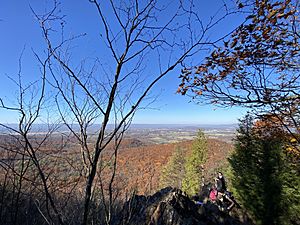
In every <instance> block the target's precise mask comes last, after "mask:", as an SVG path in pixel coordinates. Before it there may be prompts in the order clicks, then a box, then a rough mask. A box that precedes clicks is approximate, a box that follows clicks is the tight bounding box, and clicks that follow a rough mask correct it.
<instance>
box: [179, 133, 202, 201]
mask: <svg viewBox="0 0 300 225" xmlns="http://www.w3.org/2000/svg"><path fill="white" fill-rule="evenodd" d="M206 154H207V139H206V137H205V135H204V133H203V132H202V131H199V132H198V135H197V138H196V140H195V141H194V143H193V146H192V152H191V154H190V155H188V156H187V159H186V164H185V177H184V179H183V181H182V190H183V191H185V192H186V193H187V194H189V195H190V196H193V195H196V194H197V193H199V191H200V184H201V176H202V171H201V166H202V165H203V164H204V162H205V159H206Z"/></svg>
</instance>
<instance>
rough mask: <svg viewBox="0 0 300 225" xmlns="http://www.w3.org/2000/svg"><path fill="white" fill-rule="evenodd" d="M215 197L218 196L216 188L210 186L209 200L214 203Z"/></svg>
mask: <svg viewBox="0 0 300 225" xmlns="http://www.w3.org/2000/svg"><path fill="white" fill-rule="evenodd" d="M217 196H218V190H217V187H216V185H214V184H212V185H211V188H210V191H209V200H210V201H211V202H213V203H214V202H216V201H217Z"/></svg>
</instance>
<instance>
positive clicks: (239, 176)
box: [229, 115, 300, 225]
mask: <svg viewBox="0 0 300 225" xmlns="http://www.w3.org/2000/svg"><path fill="white" fill-rule="evenodd" d="M270 124H271V123H270ZM275 130H276V129H275ZM278 134H279V133H278V129H277V130H276V132H274V130H273V129H272V127H268V129H267V128H266V127H264V128H262V127H257V124H256V123H255V121H254V119H253V118H252V117H251V116H249V115H247V116H246V117H245V119H243V120H241V124H240V127H239V129H238V135H237V138H236V142H235V152H234V153H233V154H232V155H231V157H230V159H229V161H230V164H231V167H232V171H233V177H232V185H233V186H234V188H235V190H236V194H237V195H238V198H239V201H240V203H242V204H243V206H244V207H245V208H246V209H247V211H248V212H249V214H250V215H251V216H252V218H253V219H254V220H255V221H256V223H257V224H263V225H267V224H268V225H269V224H291V223H292V221H293V220H294V221H297V220H299V216H298V215H300V214H299V193H300V192H299V187H300V185H299V184H300V182H299V179H298V178H299V171H298V172H297V170H295V169H294V170H293V172H291V168H292V167H293V164H291V162H290V161H289V159H288V158H287V156H286V155H285V154H284V146H285V145H284V144H285V140H284V137H283V136H282V134H280V135H278ZM298 166H299V165H298ZM294 167H295V166H294ZM295 168H297V167H295ZM298 168H299V167H298ZM297 196H298V198H297ZM295 197H296V199H295Z"/></svg>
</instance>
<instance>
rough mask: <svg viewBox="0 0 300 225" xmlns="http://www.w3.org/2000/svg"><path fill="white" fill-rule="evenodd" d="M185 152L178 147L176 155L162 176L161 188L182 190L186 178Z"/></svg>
mask: <svg viewBox="0 0 300 225" xmlns="http://www.w3.org/2000/svg"><path fill="white" fill-rule="evenodd" d="M184 155H185V150H184V149H182V148H181V147H179V146H176V148H175V151H174V153H173V154H172V156H171V157H170V159H169V161H168V163H167V164H166V166H165V167H164V168H163V170H162V173H161V175H160V182H159V183H160V187H161V188H164V187H167V186H171V187H175V188H179V189H180V188H181V185H182V179H183V176H184V163H185V157H184Z"/></svg>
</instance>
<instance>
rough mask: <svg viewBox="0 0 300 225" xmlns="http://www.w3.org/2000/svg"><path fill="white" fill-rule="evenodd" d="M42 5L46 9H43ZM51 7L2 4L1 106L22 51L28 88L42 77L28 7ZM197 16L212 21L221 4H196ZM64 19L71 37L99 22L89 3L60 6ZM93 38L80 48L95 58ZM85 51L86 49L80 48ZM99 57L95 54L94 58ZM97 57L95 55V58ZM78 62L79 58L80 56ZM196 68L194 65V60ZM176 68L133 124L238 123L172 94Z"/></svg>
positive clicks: (12, 89) (9, 116)
mask: <svg viewBox="0 0 300 225" xmlns="http://www.w3.org/2000/svg"><path fill="white" fill-rule="evenodd" d="M45 2H46V3H45ZM50 3H51V1H50V0H48V1H43V0H30V1H29V0H22V1H20V0H10V1H1V2H0V31H1V35H0V77H1V82H0V97H1V98H2V99H4V100H6V102H7V101H11V102H14V101H16V98H15V96H16V93H17V89H16V86H15V85H14V83H13V82H12V81H11V80H10V79H8V78H7V76H10V77H13V78H15V77H16V75H17V73H18V59H19V57H20V54H21V52H22V50H23V49H25V51H24V54H23V57H22V76H23V79H25V80H26V81H27V82H30V81H33V80H35V79H37V77H39V76H40V74H39V72H38V63H37V61H36V60H35V58H34V57H33V54H32V50H31V49H34V50H35V51H37V52H39V53H40V52H42V51H43V49H44V48H45V44H44V41H43V39H42V35H41V30H40V28H39V25H38V23H37V21H36V20H35V18H34V16H33V14H32V12H31V10H30V7H29V5H32V7H33V8H35V9H36V10H37V11H39V12H42V11H43V9H44V8H45V6H47V5H51V4H50ZM198 3H199V4H201V10H202V11H201V13H200V15H201V16H202V17H203V18H204V19H205V18H209V15H213V14H214V12H215V11H216V10H217V8H218V7H217V6H218V5H220V4H222V1H220V0H214V1H204V0H202V1H200V0H199V2H198ZM62 10H63V14H65V15H66V16H67V17H66V21H67V25H68V26H69V29H70V31H72V32H74V33H83V32H84V33H87V34H89V33H93V29H94V27H95V26H98V24H97V21H94V20H92V19H91V18H92V17H93V16H95V14H96V12H95V9H94V8H93V7H92V5H91V4H90V3H88V1H87V0H78V1H71V0H66V1H63V4H62ZM236 19H237V18H231V20H229V21H227V23H226V24H225V25H224V24H222V25H221V27H218V28H217V29H218V31H215V32H212V34H211V35H218V32H220V34H222V32H225V31H227V30H230V29H231V28H232V27H233V26H234V25H236V24H237V23H238V21H236ZM94 38H95V36H93V35H91V36H88V38H87V39H86V40H85V42H82V44H84V45H86V51H87V52H88V51H90V54H93V53H94V52H95V51H96V50H93V49H96V48H97V43H96V42H95V43H94ZM84 48H85V47H84ZM98 53H99V52H98ZM98 53H97V54H98ZM79 57H80V56H79ZM194 61H195V62H197V59H194ZM179 70H180V68H178V69H177V70H176V71H174V72H173V73H172V74H169V75H168V77H166V78H164V79H163V80H161V82H159V83H158V84H157V85H156V86H155V88H154V89H153V91H152V94H153V95H155V96H156V95H157V96H158V98H157V101H156V102H155V103H154V104H152V105H151V108H149V109H146V110H141V111H138V113H137V114H136V116H135V120H134V122H135V123H145V124H149V123H150V124H151V123H154V124H225V123H236V122H237V118H241V117H242V115H243V113H244V112H245V110H243V111H241V109H239V108H232V109H220V108H217V107H216V106H209V105H206V106H203V105H196V104H195V103H192V102H190V99H189V98H188V97H185V96H181V95H178V94H176V90H177V87H178V84H179V83H180V80H179V78H178V75H179ZM15 121H16V115H14V114H13V113H11V112H7V111H4V110H0V122H8V123H13V122H15Z"/></svg>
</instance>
